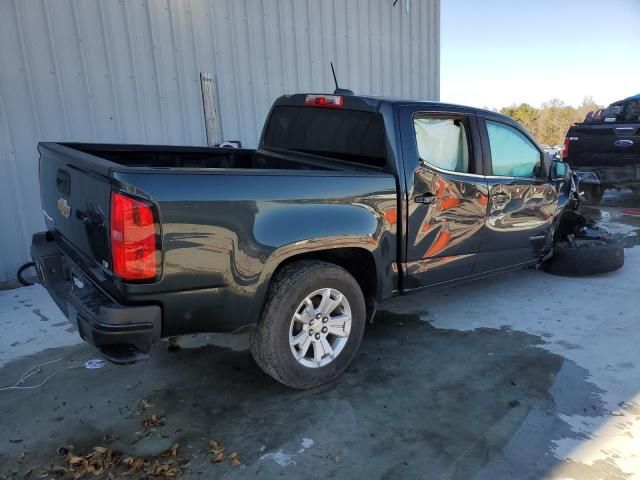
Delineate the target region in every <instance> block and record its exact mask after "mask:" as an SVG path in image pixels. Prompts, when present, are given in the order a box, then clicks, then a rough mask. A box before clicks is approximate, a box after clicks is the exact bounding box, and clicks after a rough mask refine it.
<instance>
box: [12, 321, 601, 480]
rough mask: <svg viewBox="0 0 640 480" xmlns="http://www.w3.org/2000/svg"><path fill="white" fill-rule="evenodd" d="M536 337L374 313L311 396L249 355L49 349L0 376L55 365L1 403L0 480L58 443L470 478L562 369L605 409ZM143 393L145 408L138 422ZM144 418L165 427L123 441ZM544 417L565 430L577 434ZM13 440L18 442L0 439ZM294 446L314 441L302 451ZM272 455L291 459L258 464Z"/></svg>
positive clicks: (254, 469) (245, 470) (198, 465)
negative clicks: (352, 353) (211, 447)
mask: <svg viewBox="0 0 640 480" xmlns="http://www.w3.org/2000/svg"><path fill="white" fill-rule="evenodd" d="M543 343H544V340H543V339H541V338H540V337H538V336H535V335H531V334H527V333H522V332H517V331H512V330H509V329H507V328H504V329H491V328H480V329H477V330H473V331H458V330H447V329H436V328H434V327H432V326H431V325H430V324H429V323H428V322H425V321H423V320H421V319H420V316H419V315H418V314H411V315H407V314H395V313H391V312H385V311H381V312H379V313H378V314H377V315H376V317H375V322H374V323H373V324H372V325H367V329H366V331H365V337H364V340H363V342H362V345H361V348H360V351H359V354H358V356H357V358H356V359H355V361H354V362H353V364H352V365H351V366H350V367H349V368H348V369H347V371H346V372H345V373H344V374H343V375H342V376H341V377H340V378H339V379H338V380H337V381H335V382H333V383H331V384H328V385H324V386H321V387H318V388H316V389H313V390H308V391H295V390H291V389H288V388H286V387H284V386H282V385H280V384H278V383H276V382H275V381H273V380H271V379H270V378H269V377H267V376H266V375H265V374H264V373H263V372H262V371H261V370H260V369H259V368H258V367H257V366H256V364H255V363H254V362H253V360H252V358H251V356H250V354H249V352H248V351H233V350H229V349H223V348H219V347H214V346H206V347H201V348H195V349H190V348H183V349H181V350H180V351H179V352H177V353H169V352H167V351H166V350H165V349H160V348H158V349H157V350H156V351H155V352H154V354H153V355H152V357H151V359H150V360H149V361H146V362H143V363H141V364H138V365H133V366H124V367H117V366H111V365H108V366H106V367H105V368H103V369H99V370H86V369H84V361H85V360H86V359H88V358H93V356H95V353H94V352H93V351H92V350H91V349H90V348H89V347H88V346H85V345H80V346H76V347H71V348H67V349H64V350H62V349H57V350H49V351H46V352H42V353H41V354H38V355H34V356H30V357H27V358H23V359H20V360H17V361H15V362H13V363H11V364H9V365H7V366H5V367H4V368H3V369H1V370H0V385H4V384H10V383H12V381H15V377H17V376H19V375H20V374H21V373H22V372H24V371H26V370H27V369H28V368H29V367H31V366H33V365H34V364H37V363H41V362H44V361H47V360H49V359H52V358H56V357H60V356H62V357H64V360H63V362H60V365H59V367H57V368H59V371H58V373H57V375H56V377H54V378H52V379H51V380H49V382H48V383H47V384H45V385H44V386H43V387H41V388H39V389H37V390H33V391H28V392H25V391H22V392H9V393H5V394H4V395H2V396H0V409H1V410H2V411H10V412H12V415H11V417H10V418H6V417H5V418H3V420H2V423H3V428H2V429H0V451H1V452H3V453H2V454H1V455H0V473H7V474H10V473H11V472H14V471H15V472H24V471H26V470H27V469H28V468H30V467H32V466H42V465H50V464H56V462H58V464H60V463H61V461H60V459H58V458H57V457H56V453H55V452H56V450H57V448H58V446H59V445H60V444H63V443H71V444H74V445H76V448H79V449H82V450H84V451H87V450H90V449H91V448H92V447H93V446H95V445H102V446H108V447H109V448H114V449H119V450H122V451H125V452H127V453H134V454H135V453H154V452H153V450H154V449H155V450H157V451H156V452H155V453H159V452H160V451H161V450H162V449H164V448H166V445H167V444H171V443H172V442H174V441H177V442H180V444H181V445H183V446H184V448H185V452H186V454H187V455H189V458H190V463H189V465H188V467H187V468H186V469H185V474H184V477H185V478H199V477H201V476H207V475H224V476H225V478H256V477H258V476H259V477H264V478H272V477H275V476H278V477H282V478H301V477H303V476H305V474H306V473H308V472H313V471H322V472H323V477H325V478H331V477H337V478H344V477H347V478H403V477H404V478H452V479H458V478H460V479H462V478H470V477H472V476H473V475H474V474H475V473H477V472H479V471H480V470H481V469H482V468H483V467H484V466H485V465H486V464H487V462H488V461H489V460H490V458H492V457H494V456H496V455H499V454H500V452H501V450H502V449H503V448H504V446H505V445H506V444H507V443H508V442H509V440H510V439H511V437H512V436H513V435H514V433H515V432H516V431H517V430H518V427H519V426H520V424H521V423H522V421H523V420H524V419H525V417H527V415H529V413H530V412H532V410H534V409H535V410H537V411H542V412H544V413H545V415H556V413H557V412H555V410H554V405H553V400H552V397H551V395H550V393H549V390H550V388H551V386H552V385H553V383H554V380H555V379H556V376H557V375H558V372H559V371H560V370H561V369H562V368H567V367H568V364H571V365H570V367H571V371H572V378H573V379H574V381H573V383H572V384H571V391H572V394H573V395H575V396H576V398H578V399H581V403H580V405H582V404H584V405H587V404H588V405H589V409H588V410H587V411H586V413H582V414H583V415H594V416H597V415H601V414H602V411H601V410H602V407H601V405H600V404H599V403H598V400H597V399H596V397H597V395H598V394H599V393H600V392H599V391H598V390H597V388H596V387H594V386H593V385H592V384H590V383H588V381H587V380H586V379H587V372H586V371H584V370H583V369H581V368H579V367H577V366H576V365H575V364H572V363H571V362H568V361H566V360H564V359H563V358H562V357H560V356H559V355H555V354H553V353H550V352H549V351H547V350H545V349H543V348H541V347H540V345H542V344H543ZM114 392H117V394H114ZM143 399H145V400H146V401H148V402H150V403H151V404H153V405H154V407H153V409H150V410H148V411H146V412H144V414H141V413H140V412H139V405H140V402H141V401H142V400H143ZM591 407H593V408H591ZM576 408H578V407H576ZM580 408H582V407H580ZM34 412H35V413H34ZM153 413H157V414H161V415H162V417H163V421H164V425H162V426H161V427H159V428H158V430H157V432H154V434H153V435H150V436H149V437H148V439H147V438H145V439H144V440H142V441H140V442H138V443H136V444H134V445H131V443H132V442H133V441H134V439H136V438H137V437H136V432H138V431H140V425H141V422H142V420H143V418H145V417H146V416H150V415H151V414H153ZM562 413H567V412H562ZM555 421H556V422H557V425H559V426H558V431H561V432H562V435H563V436H572V435H573V436H574V437H575V436H576V435H578V434H575V433H572V432H571V431H570V429H569V428H568V427H566V426H563V425H564V424H563V422H562V421H561V420H560V419H555ZM36 432H37V434H36ZM105 435H107V436H108V438H110V439H112V440H111V441H109V442H105ZM16 438H21V439H24V441H23V442H22V443H20V444H13V443H10V442H9V439H16ZM303 439H310V440H312V441H313V442H314V443H313V447H312V448H309V449H306V450H304V451H302V452H299V450H300V442H302V441H303ZM209 440H218V441H220V442H221V443H223V444H224V445H226V446H228V448H229V449H232V450H233V451H237V452H238V454H239V456H240V459H241V461H242V463H243V466H242V467H232V466H231V465H227V464H212V463H211V461H210V460H211V458H210V456H211V455H210V454H208V453H207V446H208V441H209ZM189 447H190V448H189ZM549 449H550V446H549V445H547V448H544V449H542V450H541V451H539V452H536V451H530V452H528V454H529V456H530V457H532V456H539V461H538V463H537V468H538V469H539V470H537V471H534V472H533V474H534V476H532V477H531V478H540V477H542V476H544V473H546V472H548V471H549V470H550V469H551V468H553V466H554V465H555V463H557V461H556V460H555V458H554V457H553V456H552V455H550V454H549ZM142 450H146V451H145V452H142ZM25 451H28V452H29V453H28V454H26V455H25V457H24V458H23V459H22V460H20V455H21V454H22V452H25ZM276 452H282V454H284V455H290V456H291V459H292V460H293V461H295V462H296V463H295V464H294V463H291V464H289V465H287V466H286V467H283V466H282V465H279V464H278V463H276V462H274V461H272V460H269V458H270V457H268V454H269V453H276ZM265 455H267V457H264V456H265ZM261 457H264V458H263V459H262V460H261Z"/></svg>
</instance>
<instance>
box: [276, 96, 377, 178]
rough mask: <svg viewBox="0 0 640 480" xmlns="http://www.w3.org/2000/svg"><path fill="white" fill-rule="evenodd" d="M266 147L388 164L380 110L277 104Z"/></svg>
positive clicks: (369, 163)
mask: <svg viewBox="0 0 640 480" xmlns="http://www.w3.org/2000/svg"><path fill="white" fill-rule="evenodd" d="M263 147H266V148H269V147H272V148H284V149H287V150H294V151H298V152H303V153H311V154H314V155H321V156H325V157H331V158H336V159H339V160H348V161H351V162H357V163H361V164H364V165H372V166H376V167H382V166H384V165H385V157H386V143H385V132H384V122H383V121H382V116H381V115H380V114H378V113H371V112H359V111H355V110H342V109H332V108H316V107H292V106H284V105H283V106H279V107H275V108H274V110H273V113H272V114H271V117H270V119H269V123H268V124H267V126H266V128H265V132H264V138H263Z"/></svg>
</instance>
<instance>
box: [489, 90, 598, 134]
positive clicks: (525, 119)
mask: <svg viewBox="0 0 640 480" xmlns="http://www.w3.org/2000/svg"><path fill="white" fill-rule="evenodd" d="M599 108H603V107H602V106H600V105H598V104H597V103H596V102H595V101H594V100H593V98H592V97H585V98H584V100H583V101H582V104H581V105H580V106H579V107H577V108H575V107H572V106H570V105H565V104H564V103H563V102H562V101H561V100H558V99H557V98H554V99H553V100H550V101H548V102H545V103H543V104H542V105H541V106H540V108H535V107H532V106H531V105H529V104H528V103H521V104H520V105H515V104H514V105H511V106H510V107H504V108H501V109H500V113H502V114H503V115H507V116H508V117H511V118H513V119H514V120H515V121H517V122H519V123H520V124H522V125H523V126H524V127H525V128H526V129H527V130H529V131H530V132H531V134H532V135H533V136H534V137H535V138H536V140H538V142H540V143H543V144H546V145H558V144H561V143H562V142H563V140H564V135H565V133H566V132H567V130H568V129H569V127H570V126H571V125H572V124H573V123H575V122H581V121H582V120H583V119H584V117H585V115H586V114H587V113H588V112H590V111H593V110H597V109H599Z"/></svg>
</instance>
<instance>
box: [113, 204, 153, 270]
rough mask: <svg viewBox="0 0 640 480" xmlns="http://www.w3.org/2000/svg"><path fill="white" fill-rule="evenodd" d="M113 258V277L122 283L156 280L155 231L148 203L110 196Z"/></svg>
mask: <svg viewBox="0 0 640 480" xmlns="http://www.w3.org/2000/svg"><path fill="white" fill-rule="evenodd" d="M111 257H112V259H113V273H115V274H116V275H118V276H119V277H120V278H122V279H123V280H150V279H153V278H155V276H156V273H157V272H156V227H155V222H154V219H153V209H152V207H151V206H150V205H148V204H147V203H144V202H142V201H139V200H135V199H133V198H131V197H127V196H125V195H122V194H120V193H116V192H112V194H111Z"/></svg>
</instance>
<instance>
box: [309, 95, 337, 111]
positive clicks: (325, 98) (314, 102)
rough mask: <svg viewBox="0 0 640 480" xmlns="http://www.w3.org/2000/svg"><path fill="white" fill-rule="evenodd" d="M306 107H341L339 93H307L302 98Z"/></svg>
mask: <svg viewBox="0 0 640 480" xmlns="http://www.w3.org/2000/svg"><path fill="white" fill-rule="evenodd" d="M304 104H305V106H307V107H325V108H342V97H341V96H340V95H307V96H306V97H305V99H304Z"/></svg>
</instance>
